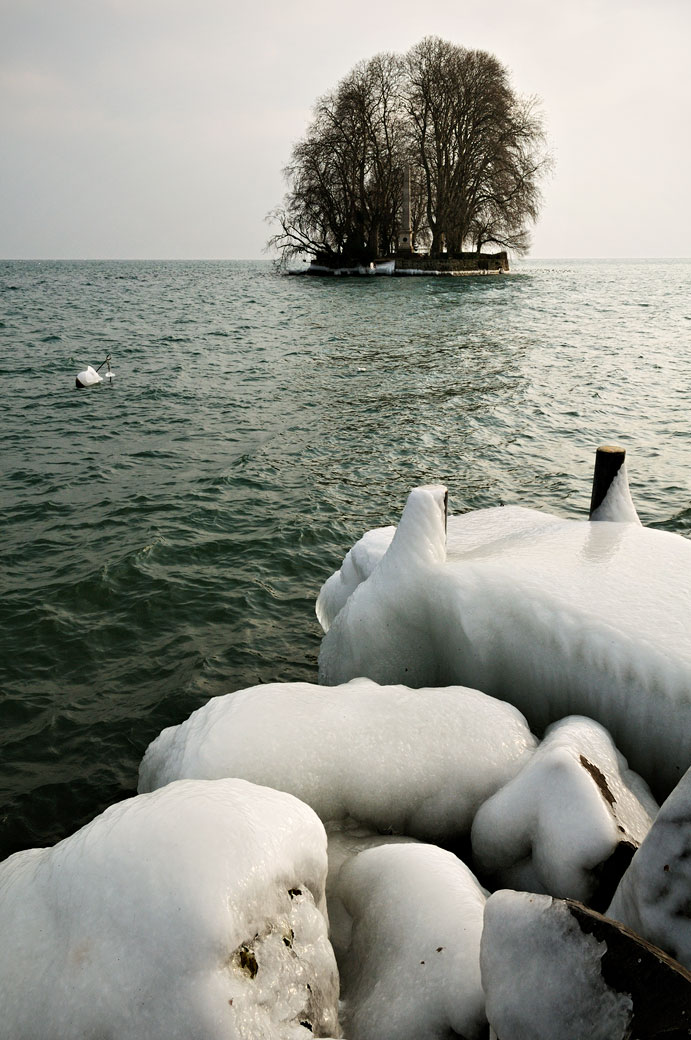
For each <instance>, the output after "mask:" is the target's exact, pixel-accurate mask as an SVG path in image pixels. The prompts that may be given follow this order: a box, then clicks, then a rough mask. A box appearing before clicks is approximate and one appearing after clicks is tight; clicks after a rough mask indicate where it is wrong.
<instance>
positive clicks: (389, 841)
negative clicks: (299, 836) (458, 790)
mask: <svg viewBox="0 0 691 1040" xmlns="http://www.w3.org/2000/svg"><path fill="white" fill-rule="evenodd" d="M326 833H327V836H328V840H329V843H328V850H329V873H328V874H327V877H326V902H327V906H328V910H329V939H330V940H331V945H332V946H333V950H334V953H335V954H336V960H337V961H340V960H342V958H343V956H344V955H345V953H346V951H347V949H348V946H349V945H350V940H351V936H352V931H353V919H352V917H351V916H350V914H349V913H348V911H347V910H346V908H345V906H344V905H343V900H342V899H341V896H340V886H341V871H342V870H343V869H344V867H346V866H347V865H348V864H349V863H350V862H351V861H352V860H353V859H355V857H356V856H359V855H360V853H362V852H366V851H367V849H375V848H379V846H380V845H398V844H403V843H409V842H416V841H417V838H408V837H406V836H405V835H397V834H378V833H376V831H370V830H367V829H366V828H365V827H362V826H360V824H359V823H358V822H357V820H352V819H349V820H333V821H332V822H331V823H329V824H327V827H326Z"/></svg>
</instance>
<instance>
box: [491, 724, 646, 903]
mask: <svg viewBox="0 0 691 1040" xmlns="http://www.w3.org/2000/svg"><path fill="white" fill-rule="evenodd" d="M657 810H658V806H657V803H656V802H655V800H654V799H653V797H652V795H651V794H650V790H649V788H648V786H647V784H646V783H645V782H644V781H643V780H642V779H641V778H640V777H639V776H637V775H636V774H635V773H633V772H631V771H630V770H629V769H628V768H627V764H626V760H625V759H623V758H622V756H621V755H620V754H619V753H618V752H617V749H616V748H615V747H614V745H613V743H612V740H611V738H610V736H609V734H608V733H607V732H606V730H604V729H603V728H602V727H601V726H600V725H599V724H598V723H596V722H593V721H592V720H591V719H585V718H581V717H572V718H568V719H564V720H562V721H561V722H558V723H555V724H554V725H553V726H551V727H550V728H549V729H548V730H547V733H546V734H545V738H544V740H543V742H542V743H541V745H540V746H539V748H538V749H537V751H536V752H535V754H534V755H533V757H532V758H531V759H530V760H528V761H527V763H526V764H525V765H524V767H523V769H522V770H521V772H520V773H519V774H518V775H517V776H516V777H514V779H513V780H511V781H509V783H508V784H507V785H506V786H505V787H503V788H501V790H499V791H497V793H496V794H495V795H493V796H492V797H491V798H490V799H489V800H488V801H487V802H485V804H484V805H482V806H481V807H480V809H479V811H478V814H477V816H476V817H475V820H474V822H473V828H472V845H473V855H474V856H475V859H476V863H477V866H478V869H480V870H481V871H483V872H487V873H488V874H489V875H491V876H492V878H493V880H495V881H498V883H499V885H500V886H501V887H505V888H520V889H526V890H528V891H531V892H546V893H548V894H549V895H553V896H560V897H562V898H565V897H571V898H573V899H579V900H581V901H582V902H585V903H588V904H589V905H593V897H594V896H595V895H596V893H597V894H598V895H599V892H600V889H601V886H603V885H606V884H608V878H607V877H606V876H603V864H604V863H605V862H606V861H607V860H609V859H610V857H611V856H612V855H613V854H614V853H615V851H616V850H617V849H618V847H619V846H620V843H622V842H623V843H625V850H629V851H628V854H627V859H626V860H625V861H624V863H623V864H622V866H621V869H620V870H619V873H621V871H623V869H624V867H625V865H626V862H627V861H628V859H630V856H631V852H633V851H634V849H635V848H636V847H637V846H638V845H640V843H641V841H642V840H643V839H644V837H645V835H646V834H647V832H648V831H649V829H650V826H651V824H652V821H653V819H654V817H655V815H656V813H657ZM613 866H615V865H614V864H613ZM618 880H619V878H618V876H616V875H615V877H614V880H613V883H611V887H609V894H608V896H607V901H609V898H610V897H611V893H612V891H613V889H614V886H615V885H616V882H617V881H618ZM598 903H599V904H600V903H601V899H600V898H598ZM605 905H606V903H605ZM601 908H602V909H604V906H601Z"/></svg>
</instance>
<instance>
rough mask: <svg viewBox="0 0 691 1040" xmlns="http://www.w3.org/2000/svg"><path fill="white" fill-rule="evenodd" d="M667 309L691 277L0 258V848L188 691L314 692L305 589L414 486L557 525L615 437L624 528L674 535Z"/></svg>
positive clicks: (689, 489)
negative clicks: (84, 387) (648, 526)
mask: <svg viewBox="0 0 691 1040" xmlns="http://www.w3.org/2000/svg"><path fill="white" fill-rule="evenodd" d="M690 290H691V261H647V262H615V261H610V262H594V261H592V262H567V261H558V262H551V263H550V262H541V263H527V262H526V263H523V264H519V265H517V266H516V269H515V272H514V273H513V274H512V275H511V276H510V277H506V278H479V279H433V278H430V279H423V278H421V279H385V278H382V279H371V280H347V279H343V280H329V281H321V280H318V279H307V278H288V277H282V276H279V275H277V274H275V273H273V271H272V270H271V267H270V265H269V264H268V263H240V262H229V263H216V262H209V263H153V262H152V263H139V262H137V263H135V262H131V263H130V262H118V263H115V262H112V263H91V262H83V263H76V262H75V263H67V262H55V263H53V262H42V263H36V262H0V376H1V378H2V418H1V420H0V444H1V447H2V452H1V455H0V459H1V462H0V465H1V466H2V484H1V488H2V499H1V510H0V516H1V519H2V560H1V570H0V590H1V593H2V595H1V597H0V612H1V613H0V622H1V623H0V668H1V669H2V685H1V690H0V856H3V855H7V854H8V853H10V852H12V851H14V850H16V849H18V848H23V847H27V846H32V845H44V844H49V843H51V842H53V841H55V840H57V839H58V838H60V837H63V836H64V835H66V834H69V833H71V832H72V831H73V830H75V829H76V827H78V826H79V825H81V824H82V823H84V822H86V821H87V820H89V819H91V818H92V817H93V816H94V815H95V814H96V813H97V812H99V811H100V810H101V809H103V808H104V807H105V806H106V805H107V804H109V803H110V802H112V801H114V800H116V799H119V798H121V797H124V796H126V795H128V794H130V793H132V792H133V791H134V788H135V786H136V775H137V766H138V763H139V761H140V759H141V756H142V754H143V752H144V750H145V748H146V746H147V744H148V742H149V741H150V740H151V739H152V738H153V737H154V736H155V735H156V734H157V733H158V732H159V731H160V730H161V729H162V728H163V727H164V726H166V725H170V724H172V723H176V722H179V721H181V720H182V719H184V718H185V717H186V716H187V715H188V714H189V712H190V711H192V710H193V709H194V708H195V707H197V706H198V705H200V704H202V703H203V702H204V701H205V700H206V699H207V698H208V697H210V696H212V695H214V694H218V693H221V692H225V691H228V690H232V689H236V688H240V687H243V686H248V685H252V684H254V683H259V682H267V681H272V680H295V679H308V680H316V658H317V653H318V648H319V636H320V632H319V629H318V626H317V623H316V620H315V617H314V600H315V597H316V594H317V591H318V589H319V586H320V584H321V582H322V581H323V580H324V579H325V578H326V577H327V576H328V574H330V573H331V571H332V570H333V569H334V568H335V567H336V566H338V564H339V562H340V560H341V558H342V556H343V554H344V552H345V551H346V550H347V549H348V548H349V546H350V545H351V544H352V542H353V541H354V540H355V539H356V538H357V537H359V535H360V534H361V533H362V532H363V531H364V530H366V529H367V528H369V527H372V526H377V525H380V524H385V523H391V522H395V521H396V519H397V517H398V516H399V514H400V510H401V508H402V505H403V503H404V500H405V497H406V495H407V492H408V490H409V489H410V488H411V487H413V486H415V485H416V484H419V483H428V482H444V483H446V484H448V486H449V491H450V506H451V508H452V510H454V511H461V510H465V509H469V508H475V507H479V506H485V505H491V504H496V503H498V502H500V501H501V502H506V503H509V502H511V503H519V504H523V505H529V506H539V507H545V508H548V509H552V510H554V511H557V512H560V513H565V514H567V515H572V516H580V515H584V513H585V512H586V511H587V506H588V503H589V497H590V477H591V469H592V461H593V455H594V451H595V448H596V447H597V445H598V444H600V443H607V442H610V443H611V442H620V443H623V444H624V445H625V446H626V447H627V449H628V452H629V472H630V478H631V486H632V491H633V494H634V498H635V501H636V503H637V506H638V508H639V513H640V515H641V517H642V519H643V521H644V522H645V523H653V524H655V525H659V526H663V527H666V528H668V529H670V530H677V531H680V532H682V533H685V534H686V533H688V532H689V531H691V452H690V451H689V449H690V448H691V432H690V430H689V418H688V416H689V408H688V401H689V395H690V394H691V389H690V388H691V349H690V347H691V342H690V341H691V292H690ZM107 351H110V352H111V353H112V355H113V367H114V370H115V372H116V380H115V384H114V385H113V386H112V387H108V386H103V387H100V388H98V389H95V390H89V391H77V390H75V389H74V377H75V375H76V373H77V371H79V370H80V369H81V368H83V367H85V365H86V364H87V363H92V364H94V365H96V364H99V363H100V362H101V361H102V360H103V358H104V357H105V354H106V352H107Z"/></svg>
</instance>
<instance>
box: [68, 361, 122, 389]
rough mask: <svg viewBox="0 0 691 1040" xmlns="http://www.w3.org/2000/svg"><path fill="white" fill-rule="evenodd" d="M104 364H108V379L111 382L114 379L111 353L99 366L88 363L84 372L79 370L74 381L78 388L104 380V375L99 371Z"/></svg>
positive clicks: (84, 387) (95, 384)
mask: <svg viewBox="0 0 691 1040" xmlns="http://www.w3.org/2000/svg"><path fill="white" fill-rule="evenodd" d="M104 365H107V366H108V371H107V373H106V379H107V380H108V382H111V380H112V379H113V372H112V371H111V368H110V354H107V355H106V359H105V361H103V362H102V363H101V364H100V365H99V366H98V368H93V367H92V366H91V365H87V366H86V368H85V369H84V371H83V372H79V373H78V375H77V378H76V379H75V381H74V383H75V386H76V387H77V389H78V390H84V389H86V387H87V386H97V385H98V384H99V383H102V382H103V376H100V375H99V374H98V373H99V372H100V371H101V369H102V368H103V366H104Z"/></svg>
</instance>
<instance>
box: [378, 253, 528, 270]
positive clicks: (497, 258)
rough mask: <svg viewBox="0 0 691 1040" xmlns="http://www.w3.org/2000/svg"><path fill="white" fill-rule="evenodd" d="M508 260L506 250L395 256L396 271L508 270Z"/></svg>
mask: <svg viewBox="0 0 691 1040" xmlns="http://www.w3.org/2000/svg"><path fill="white" fill-rule="evenodd" d="M508 269H509V260H508V256H507V255H506V252H504V251H502V252H500V253H460V254H455V255H453V256H449V255H446V254H445V255H444V256H443V257H440V258H439V259H436V258H434V257H430V256H426V255H425V256H416V255H415V254H413V255H412V256H405V257H396V270H397V271H440V272H441V273H443V274H454V273H456V272H462V271H508Z"/></svg>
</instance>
